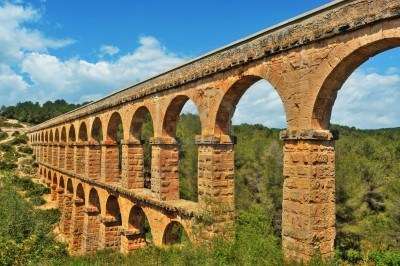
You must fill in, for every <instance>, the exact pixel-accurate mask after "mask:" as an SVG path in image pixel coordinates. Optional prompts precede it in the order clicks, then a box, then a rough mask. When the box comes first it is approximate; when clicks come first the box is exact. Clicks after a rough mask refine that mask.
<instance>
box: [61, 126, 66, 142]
mask: <svg viewBox="0 0 400 266" xmlns="http://www.w3.org/2000/svg"><path fill="white" fill-rule="evenodd" d="M61 141H62V142H67V130H66V129H65V127H63V128H62V129H61Z"/></svg>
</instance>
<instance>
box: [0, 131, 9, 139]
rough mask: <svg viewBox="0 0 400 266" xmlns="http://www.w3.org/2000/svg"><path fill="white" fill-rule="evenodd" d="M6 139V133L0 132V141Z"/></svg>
mask: <svg viewBox="0 0 400 266" xmlns="http://www.w3.org/2000/svg"><path fill="white" fill-rule="evenodd" d="M7 137H8V134H7V133H6V132H0V140H5V139H6V138H7Z"/></svg>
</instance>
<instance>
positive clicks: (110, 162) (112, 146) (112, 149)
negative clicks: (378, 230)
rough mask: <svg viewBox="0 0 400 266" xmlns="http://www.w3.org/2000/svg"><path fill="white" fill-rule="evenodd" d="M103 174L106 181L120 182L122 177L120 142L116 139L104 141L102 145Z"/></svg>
mask: <svg viewBox="0 0 400 266" xmlns="http://www.w3.org/2000/svg"><path fill="white" fill-rule="evenodd" d="M101 153H102V158H101V174H102V178H101V179H102V180H103V181H104V182H110V183H118V182H120V179H121V173H120V169H119V150H118V144H117V143H115V142H114V141H103V143H102V147H101Z"/></svg>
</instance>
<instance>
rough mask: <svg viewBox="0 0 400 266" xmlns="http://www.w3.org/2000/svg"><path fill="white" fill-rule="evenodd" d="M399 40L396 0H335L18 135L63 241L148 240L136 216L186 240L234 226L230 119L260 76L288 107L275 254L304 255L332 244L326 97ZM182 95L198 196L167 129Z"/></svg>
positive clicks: (117, 243)
mask: <svg viewBox="0 0 400 266" xmlns="http://www.w3.org/2000/svg"><path fill="white" fill-rule="evenodd" d="M397 46H400V2H399V1H398V0H374V1H371V0H344V1H334V2H332V3H331V4H329V5H327V6H325V7H323V8H321V9H318V10H315V11H313V12H311V13H309V14H306V15H303V16H301V17H299V18H296V19H294V20H292V21H290V22H286V23H283V24H281V25H279V26H276V27H274V28H271V29H267V30H265V31H263V32H260V33H258V34H256V35H254V36H252V37H250V38H247V39H244V40H241V41H239V42H237V43H235V44H232V45H230V46H228V47H225V48H223V49H220V50H218V51H215V52H213V53H210V54H208V55H205V56H203V57H201V58H199V59H196V60H193V61H191V62H189V63H187V64H185V65H183V66H181V67H178V68H176V69H174V70H171V71H168V72H166V73H164V74H161V75H159V76H157V77H154V78H152V79H149V80H147V81H144V82H141V83H139V84H137V85H135V86H132V87H130V88H127V89H126V90H123V91H121V92H118V93H115V94H113V95H111V96H109V97H107V98H104V99H102V100H100V101H97V102H94V103H91V104H89V105H87V106H85V107H82V108H79V109H77V110H75V111H72V112H70V113H67V114H65V115H62V116H59V117H57V118H54V119H51V120H49V121H47V122H45V123H42V124H40V125H38V126H35V127H32V128H31V129H30V130H29V132H28V135H29V141H30V144H31V145H32V147H33V152H34V154H35V156H36V159H37V161H38V162H39V170H38V175H40V176H41V177H42V181H43V183H45V184H47V185H48V186H51V190H52V198H53V200H57V202H58V205H59V207H60V209H61V210H62V219H61V231H62V232H63V233H64V234H65V235H66V236H67V237H68V238H70V243H71V251H72V252H74V253H78V254H79V253H85V252H94V251H96V250H98V249H102V248H112V249H118V250H121V251H122V252H129V251H130V250H133V249H135V248H140V247H142V246H144V245H145V244H146V239H145V238H144V236H143V234H142V233H143V232H142V231H141V227H140V223H141V218H140V217H143V216H145V217H146V218H147V219H148V221H149V224H150V227H151V230H152V233H153V240H154V242H155V243H156V244H157V245H162V244H166V243H168V242H169V241H170V240H172V239H174V237H173V236H169V235H168V234H169V230H168V228H169V225H170V224H171V223H174V222H179V223H180V224H181V225H182V226H183V227H184V229H185V230H186V231H187V233H188V236H189V238H190V239H191V240H192V241H204V240H208V239H211V238H212V237H214V236H216V235H222V234H224V235H227V236H232V235H233V231H232V228H233V227H232V225H233V221H234V216H235V215H234V145H235V138H234V137H232V136H231V121H230V120H231V117H232V115H233V112H234V110H235V107H236V105H237V103H238V101H239V100H240V98H241V96H242V95H243V93H245V91H246V90H247V89H248V88H249V87H250V86H251V85H252V84H254V83H255V82H257V81H258V80H260V79H265V80H267V81H269V82H270V83H271V85H272V86H273V87H274V88H275V89H276V91H277V92H278V94H279V96H280V98H281V100H282V103H283V106H284V109H285V112H286V119H287V130H285V131H283V132H282V133H281V139H282V140H283V141H284V159H283V160H284V162H283V164H284V169H283V176H284V178H285V179H284V186H283V210H282V246H283V251H284V254H285V257H286V258H288V259H294V260H297V261H301V260H304V261H307V260H309V259H310V257H311V256H312V255H313V254H314V253H315V252H317V251H319V252H320V253H321V254H322V255H323V256H325V257H329V256H332V255H333V250H334V249H333V244H334V238H335V151H334V140H335V139H337V134H335V133H334V132H330V131H329V121H330V114H331V110H332V106H333V104H334V102H335V99H336V95H337V92H338V90H339V89H340V88H341V86H342V84H343V83H344V81H345V80H346V78H347V77H348V76H349V75H350V74H351V73H352V72H353V71H354V69H356V68H357V67H358V66H359V65H360V64H361V63H363V62H364V61H365V60H366V59H368V58H369V57H371V56H374V55H375V54H377V53H379V52H383V51H385V50H388V49H390V48H393V47H397ZM189 99H190V100H192V101H193V102H194V103H195V105H196V106H197V108H198V111H199V117H200V121H201V126H202V128H201V135H199V136H197V137H196V144H197V145H198V202H189V201H185V200H181V199H179V178H178V177H179V173H178V163H179V147H178V146H177V143H176V141H175V137H176V136H175V131H176V124H177V121H178V118H179V114H180V112H181V109H182V107H183V105H184V104H185V102H186V101H187V100H189ZM146 113H149V114H150V117H151V119H152V122H153V126H154V136H153V138H152V139H151V145H152V165H151V168H152V169H151V178H150V181H151V186H150V187H149V188H146V186H147V185H146V182H147V180H146V177H147V176H148V173H144V168H143V164H144V161H143V158H144V150H143V143H142V142H141V141H140V128H141V125H142V124H143V121H144V119H145V114H146ZM118 126H122V129H123V134H122V135H123V136H121V138H122V140H118V139H117V131H118V130H117V129H118ZM100 132H101V133H102V134H100ZM100 137H102V138H100ZM78 187H81V189H78ZM147 187H148V186H147ZM77 191H81V192H80V193H78V192H77ZM82 191H83V192H82ZM82 201H83V203H82ZM81 204H83V205H85V206H84V207H82V208H81V206H80V205H81ZM140 210H141V211H140ZM209 216H211V218H212V219H211V220H212V221H211V225H210V224H209V222H210V221H209V219H208V218H209ZM135 217H136V218H135ZM139 218H140V219H139ZM205 221H207V222H208V223H205ZM166 234H167V236H166Z"/></svg>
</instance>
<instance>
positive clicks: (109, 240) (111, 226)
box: [99, 215, 121, 250]
mask: <svg viewBox="0 0 400 266" xmlns="http://www.w3.org/2000/svg"><path fill="white" fill-rule="evenodd" d="M120 246H121V225H120V221H118V220H117V218H116V217H113V216H111V215H106V216H102V217H101V224H100V241H99V247H100V249H112V250H120Z"/></svg>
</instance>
